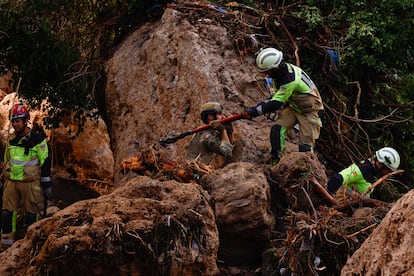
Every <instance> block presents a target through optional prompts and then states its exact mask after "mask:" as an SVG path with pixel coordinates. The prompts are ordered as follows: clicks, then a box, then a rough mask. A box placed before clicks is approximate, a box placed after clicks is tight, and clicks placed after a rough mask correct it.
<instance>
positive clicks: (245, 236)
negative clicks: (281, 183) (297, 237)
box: [202, 162, 275, 265]
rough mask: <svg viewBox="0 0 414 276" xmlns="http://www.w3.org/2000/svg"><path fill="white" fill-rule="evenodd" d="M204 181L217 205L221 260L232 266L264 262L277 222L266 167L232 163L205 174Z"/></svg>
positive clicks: (204, 185)
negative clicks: (265, 252)
mask: <svg viewBox="0 0 414 276" xmlns="http://www.w3.org/2000/svg"><path fill="white" fill-rule="evenodd" d="M202 182H203V183H202V186H203V187H204V188H205V189H206V190H207V191H208V192H209V193H210V195H211V196H212V198H213V202H214V206H215V212H216V220H217V227H218V229H219V232H220V249H219V255H218V256H219V259H220V260H222V261H224V263H225V264H230V265H234V264H239V265H253V264H258V263H260V261H261V255H262V252H263V251H264V250H265V249H266V248H267V247H268V246H269V240H270V236H271V231H272V230H273V227H274V224H275V218H274V216H273V213H272V212H271V210H270V206H271V204H270V203H271V199H270V187H269V184H268V182H267V180H266V176H265V174H264V172H263V168H262V166H260V165H257V164H252V163H247V162H239V163H232V164H229V165H227V166H226V167H224V168H223V169H219V170H215V171H214V172H212V173H211V174H210V175H206V176H204V178H203V181H202Z"/></svg>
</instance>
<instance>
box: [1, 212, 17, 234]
mask: <svg viewBox="0 0 414 276" xmlns="http://www.w3.org/2000/svg"><path fill="white" fill-rule="evenodd" d="M13 215H14V212H10V211H9V210H3V211H2V212H1V231H2V233H11V232H14V231H13ZM14 224H15V223H14Z"/></svg>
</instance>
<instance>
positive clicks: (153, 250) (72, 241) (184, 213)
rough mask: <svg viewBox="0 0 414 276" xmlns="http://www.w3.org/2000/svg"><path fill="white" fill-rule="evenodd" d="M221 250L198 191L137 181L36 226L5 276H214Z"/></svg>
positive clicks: (0, 267) (3, 264)
mask: <svg viewBox="0 0 414 276" xmlns="http://www.w3.org/2000/svg"><path fill="white" fill-rule="evenodd" d="M218 245H219V241H218V231H217V227H216V223H215V217H214V212H213V210H212V208H211V207H210V203H209V198H208V195H207V193H206V192H205V191H204V190H203V189H202V188H201V187H200V186H199V185H196V184H182V183H178V182H175V181H165V182H160V181H158V180H153V179H150V178H148V177H136V178H134V179H133V180H131V181H129V182H128V183H125V185H124V186H123V187H121V188H119V189H117V190H115V191H114V192H113V193H111V194H109V195H106V196H101V197H99V198H97V199H89V200H83V201H79V202H77V203H74V204H73V205H71V206H69V207H67V208H65V209H64V210H62V211H59V212H57V213H56V214H54V215H53V216H52V217H50V218H47V219H44V220H41V221H39V222H37V223H35V224H33V225H32V226H31V227H29V229H28V232H27V234H26V236H25V237H24V239H22V240H19V241H17V242H16V243H15V244H14V245H13V246H12V247H10V248H9V249H7V250H6V251H4V252H3V253H2V254H0V275H103V274H105V275H215V274H217V273H218V268H217V265H216V256H217V250H218Z"/></svg>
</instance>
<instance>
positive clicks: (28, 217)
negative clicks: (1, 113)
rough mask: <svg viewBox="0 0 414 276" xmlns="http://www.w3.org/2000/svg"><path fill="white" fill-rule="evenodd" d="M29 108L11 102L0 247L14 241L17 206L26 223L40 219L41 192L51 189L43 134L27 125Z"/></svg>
mask: <svg viewBox="0 0 414 276" xmlns="http://www.w3.org/2000/svg"><path fill="white" fill-rule="evenodd" d="M28 120H29V111H28V110H27V108H26V107H25V106H24V105H23V104H21V103H19V104H16V105H14V107H13V110H12V114H11V124H12V126H13V128H14V133H13V134H12V136H11V137H10V139H9V141H8V145H7V148H6V151H5V156H4V175H5V178H6V179H5V183H4V190H3V197H2V200H3V206H2V210H1V222H2V224H1V247H2V248H1V249H2V251H3V250H5V249H6V248H8V247H10V246H11V245H12V244H13V243H14V241H15V232H16V217H17V210H18V208H19V207H20V206H21V207H22V208H23V212H24V223H25V226H26V227H28V226H30V225H31V224H32V223H34V222H36V221H37V220H38V219H39V215H40V213H41V206H42V200H43V196H42V195H45V196H49V195H50V193H51V179H50V171H51V162H50V157H49V150H48V145H47V143H46V139H45V137H43V136H42V135H41V134H39V133H37V132H34V131H32V129H31V128H30V127H29V126H28Z"/></svg>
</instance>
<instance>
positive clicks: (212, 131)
mask: <svg viewBox="0 0 414 276" xmlns="http://www.w3.org/2000/svg"><path fill="white" fill-rule="evenodd" d="M200 114H201V120H202V121H203V122H204V123H205V124H209V125H210V128H208V129H206V130H204V131H201V132H198V133H196V134H194V136H193V138H192V139H191V142H190V145H189V147H188V151H187V156H186V160H187V161H192V160H197V161H199V162H202V163H204V164H207V165H211V166H212V167H213V168H214V169H216V168H220V167H223V166H224V165H225V164H227V163H229V162H231V159H232V157H233V149H234V145H233V127H232V126H231V124H230V123H227V124H225V125H223V124H222V123H220V122H219V120H221V119H223V118H224V115H223V106H222V105H221V104H220V103H218V102H208V103H206V104H204V105H203V106H202V107H201V112H200Z"/></svg>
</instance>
